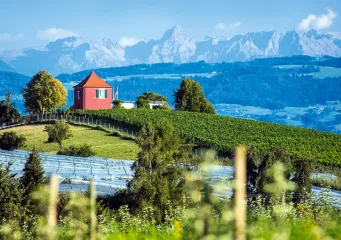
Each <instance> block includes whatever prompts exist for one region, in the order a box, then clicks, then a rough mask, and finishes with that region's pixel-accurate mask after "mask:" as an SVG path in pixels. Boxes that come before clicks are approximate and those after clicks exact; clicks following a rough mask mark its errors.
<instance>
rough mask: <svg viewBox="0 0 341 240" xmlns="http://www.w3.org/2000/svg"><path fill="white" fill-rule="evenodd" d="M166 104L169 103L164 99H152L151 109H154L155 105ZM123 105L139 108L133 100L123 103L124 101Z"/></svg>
mask: <svg viewBox="0 0 341 240" xmlns="http://www.w3.org/2000/svg"><path fill="white" fill-rule="evenodd" d="M164 104H167V102H164V101H151V102H150V103H149V106H150V109H153V108H155V107H157V106H162V105H164ZM122 106H123V107H124V108H125V109H132V108H137V106H136V103H135V102H133V101H130V102H128V101H126V102H123V103H122Z"/></svg>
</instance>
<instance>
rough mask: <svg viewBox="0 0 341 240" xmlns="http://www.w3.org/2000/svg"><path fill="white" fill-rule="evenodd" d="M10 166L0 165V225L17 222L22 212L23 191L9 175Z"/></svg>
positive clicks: (17, 182)
mask: <svg viewBox="0 0 341 240" xmlns="http://www.w3.org/2000/svg"><path fill="white" fill-rule="evenodd" d="M10 166H11V165H7V166H6V167H4V166H3V164H0V225H1V224H3V223H5V222H11V221H13V222H19V221H20V220H21V218H22V214H23V212H24V211H23V207H22V205H21V199H22V196H23V191H22V190H21V189H20V188H19V181H18V179H16V178H15V175H13V174H11V172H10ZM0 236H1V235H0Z"/></svg>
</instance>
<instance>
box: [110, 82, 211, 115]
mask: <svg viewBox="0 0 341 240" xmlns="http://www.w3.org/2000/svg"><path fill="white" fill-rule="evenodd" d="M173 93H174V94H173V96H174V103H175V109H176V110H179V111H189V112H203V113H211V114H215V109H214V107H213V105H212V104H211V103H210V102H209V101H208V100H207V99H206V98H205V96H204V92H203V90H202V88H201V86H200V84H199V83H198V82H195V81H194V80H192V79H190V78H185V79H184V80H183V81H182V82H181V84H180V87H179V88H178V89H177V90H176V91H174V92H173ZM151 102H163V104H160V105H159V106H157V107H155V108H157V109H170V107H169V105H168V100H167V98H166V97H164V96H162V95H160V94H157V93H153V92H144V93H143V95H141V96H138V97H137V99H136V102H135V103H136V106H137V107H138V108H145V109H150V103H151ZM113 103H114V106H115V108H123V106H122V103H123V101H121V100H115V101H114V102H113Z"/></svg>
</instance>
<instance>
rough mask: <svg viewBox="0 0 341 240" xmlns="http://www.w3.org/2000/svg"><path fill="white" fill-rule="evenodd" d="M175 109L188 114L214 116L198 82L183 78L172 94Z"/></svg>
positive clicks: (211, 106)
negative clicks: (199, 113) (201, 113)
mask: <svg viewBox="0 0 341 240" xmlns="http://www.w3.org/2000/svg"><path fill="white" fill-rule="evenodd" d="M174 97H175V100H174V102H175V109H176V110H181V111H189V112H205V113H212V114H215V110H214V107H213V105H212V104H211V103H210V102H209V101H208V100H207V99H206V98H205V96H204V92H203V90H202V88H201V86H200V84H199V83H198V82H195V81H194V80H192V79H190V78H185V79H184V80H183V81H182V82H181V84H180V88H179V89H178V90H177V91H176V92H174Z"/></svg>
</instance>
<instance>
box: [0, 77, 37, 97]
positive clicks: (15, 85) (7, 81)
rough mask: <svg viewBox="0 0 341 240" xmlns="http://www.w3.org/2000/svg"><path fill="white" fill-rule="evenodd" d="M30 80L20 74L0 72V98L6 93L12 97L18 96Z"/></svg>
mask: <svg viewBox="0 0 341 240" xmlns="http://www.w3.org/2000/svg"><path fill="white" fill-rule="evenodd" d="M30 79H31V78H30V77H28V76H25V75H22V74H18V73H14V72H5V71H0V96H4V95H5V93H7V92H12V93H13V95H14V96H16V95H20V94H21V90H22V89H23V88H24V87H25V86H26V83H27V82H28V81H29V80H30Z"/></svg>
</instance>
